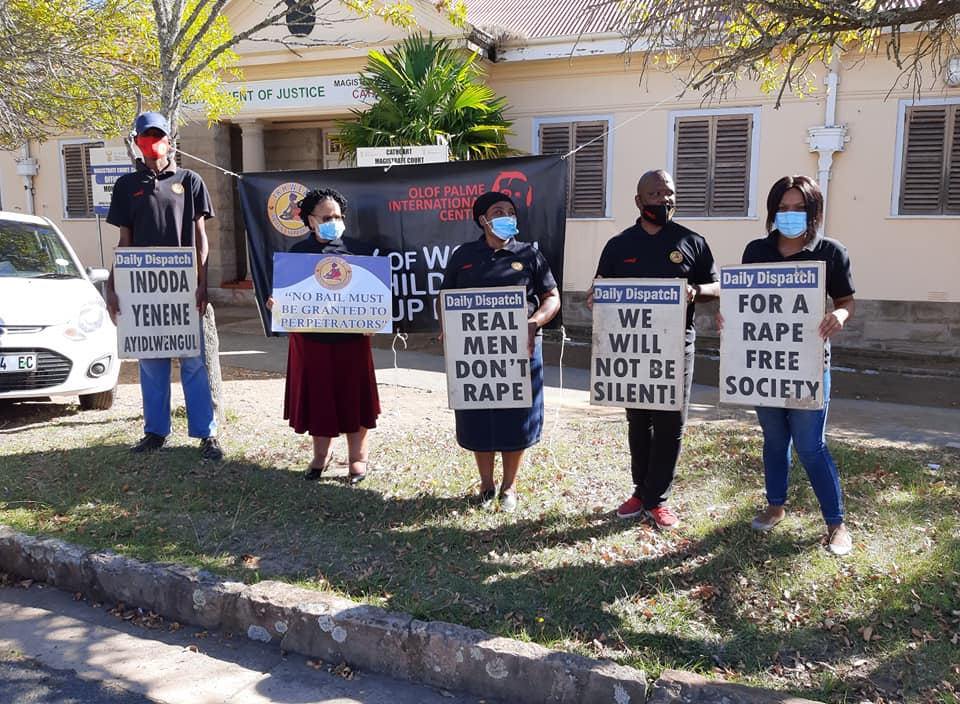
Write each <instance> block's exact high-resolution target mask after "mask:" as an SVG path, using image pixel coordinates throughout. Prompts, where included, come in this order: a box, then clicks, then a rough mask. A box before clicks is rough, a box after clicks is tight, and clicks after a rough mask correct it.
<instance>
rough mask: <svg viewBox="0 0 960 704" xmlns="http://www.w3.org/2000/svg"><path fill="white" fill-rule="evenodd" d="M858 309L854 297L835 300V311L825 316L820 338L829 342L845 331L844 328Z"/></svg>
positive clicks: (821, 324) (821, 323)
mask: <svg viewBox="0 0 960 704" xmlns="http://www.w3.org/2000/svg"><path fill="white" fill-rule="evenodd" d="M856 308H857V304H856V302H855V301H854V300H853V296H852V295H851V296H842V297H840V298H834V299H833V310H832V311H830V312H829V313H827V314H826V315H825V316H823V320H822V321H821V322H820V330H819V332H820V337H822V338H823V339H824V340H827V339H829V338H831V337H833V336H834V335H836V334H837V333H838V332H840V331H841V330H843V326H844V325H845V324H846V322H847V321H848V320H849V319H850V318H851V317H853V313H854V311H855V310H856Z"/></svg>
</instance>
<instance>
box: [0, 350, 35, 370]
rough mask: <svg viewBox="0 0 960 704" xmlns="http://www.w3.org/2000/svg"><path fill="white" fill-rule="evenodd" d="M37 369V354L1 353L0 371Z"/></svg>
mask: <svg viewBox="0 0 960 704" xmlns="http://www.w3.org/2000/svg"><path fill="white" fill-rule="evenodd" d="M35 371H37V355H35V354H0V373H3V372H35Z"/></svg>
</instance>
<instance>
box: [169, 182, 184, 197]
mask: <svg viewBox="0 0 960 704" xmlns="http://www.w3.org/2000/svg"><path fill="white" fill-rule="evenodd" d="M170 190H171V191H173V192H174V193H176V194H177V195H178V196H182V195H183V184H182V183H175V184H173V185H172V186H170Z"/></svg>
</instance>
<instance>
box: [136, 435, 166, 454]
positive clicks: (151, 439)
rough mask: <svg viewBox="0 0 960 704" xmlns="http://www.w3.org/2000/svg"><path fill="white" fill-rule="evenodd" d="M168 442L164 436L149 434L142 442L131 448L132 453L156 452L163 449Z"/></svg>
mask: <svg viewBox="0 0 960 704" xmlns="http://www.w3.org/2000/svg"><path fill="white" fill-rule="evenodd" d="M166 440H167V439H166V438H165V437H163V436H162V435H157V434H156V433H147V434H146V435H144V436H143V437H142V438H141V439H140V442H138V443H137V444H136V445H134V446H133V447H131V448H130V452H156V451H157V450H159V449H160V448H161V447H163V443H164V442H166Z"/></svg>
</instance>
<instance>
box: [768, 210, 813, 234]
mask: <svg viewBox="0 0 960 704" xmlns="http://www.w3.org/2000/svg"><path fill="white" fill-rule="evenodd" d="M773 224H774V225H776V228H777V231H778V232H779V233H780V234H781V235H783V236H784V237H787V238H789V239H791V240H792V239H794V238H795V237H799V236H800V235H802V234H804V233H806V231H807V213H806V212H805V211H803V210H784V211H781V212H779V213H777V214H776V215H775V216H774V219H773Z"/></svg>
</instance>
